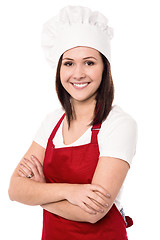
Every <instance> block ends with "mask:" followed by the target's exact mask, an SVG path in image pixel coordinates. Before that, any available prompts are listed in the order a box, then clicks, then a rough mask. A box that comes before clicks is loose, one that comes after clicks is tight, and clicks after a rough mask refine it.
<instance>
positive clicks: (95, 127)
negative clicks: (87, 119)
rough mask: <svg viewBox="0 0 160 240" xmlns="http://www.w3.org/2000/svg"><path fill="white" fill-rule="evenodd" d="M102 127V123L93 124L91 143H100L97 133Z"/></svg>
mask: <svg viewBox="0 0 160 240" xmlns="http://www.w3.org/2000/svg"><path fill="white" fill-rule="evenodd" d="M100 128H101V123H99V124H95V125H93V127H92V128H91V131H92V136H91V143H98V139H97V135H98V133H99V130H100Z"/></svg>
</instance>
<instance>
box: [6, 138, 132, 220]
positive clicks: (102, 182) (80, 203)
mask: <svg viewBox="0 0 160 240" xmlns="http://www.w3.org/2000/svg"><path fill="white" fill-rule="evenodd" d="M44 154H45V149H44V148H43V147H41V146H40V145H39V144H37V143H35V142H33V143H32V145H31V147H30V148H29V150H28V151H27V153H26V154H25V156H24V158H25V159H26V160H24V158H23V159H22V160H21V162H20V163H19V164H18V166H17V168H16V169H15V171H14V173H13V175H12V178H11V182H10V187H9V196H10V199H11V200H15V201H19V202H22V203H25V204H29V205H41V206H42V207H43V208H44V209H46V210H47V211H49V212H51V213H54V214H56V215H59V216H61V217H63V218H66V219H69V220H73V221H82V222H90V223H95V222H97V221H98V220H100V219H101V218H102V217H104V216H105V215H106V214H107V212H108V211H109V209H110V208H111V207H112V205H113V203H114V200H115V198H116V196H117V194H118V192H119V190H120V188H121V185H122V183H123V181H124V179H125V177H126V174H127V172H128V170H129V165H128V163H126V162H125V161H123V160H121V159H116V158H111V157H101V158H100V159H99V162H98V165H97V168H96V170H95V173H94V176H93V179H92V183H91V184H66V183H64V184H60V183H58V184H55V183H54V184H49V183H45V179H44V175H43V170H42V165H43V159H44ZM31 155H33V156H35V157H33V158H31ZM30 169H32V171H33V172H34V177H33V178H32V179H28V178H26V175H29V174H30ZM106 189H107V190H106ZM109 193H110V196H109V195H108V194H109ZM91 199H92V200H91Z"/></svg>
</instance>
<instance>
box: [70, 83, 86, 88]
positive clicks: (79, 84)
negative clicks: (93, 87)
mask: <svg viewBox="0 0 160 240" xmlns="http://www.w3.org/2000/svg"><path fill="white" fill-rule="evenodd" d="M73 85H74V86H76V87H79V88H82V87H86V86H87V85H88V83H83V84H82V83H73Z"/></svg>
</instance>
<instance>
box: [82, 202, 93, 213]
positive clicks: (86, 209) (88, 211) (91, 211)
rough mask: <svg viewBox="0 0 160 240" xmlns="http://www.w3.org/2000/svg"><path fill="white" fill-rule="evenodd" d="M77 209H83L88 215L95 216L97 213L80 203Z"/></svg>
mask: <svg viewBox="0 0 160 240" xmlns="http://www.w3.org/2000/svg"><path fill="white" fill-rule="evenodd" d="M79 207H80V208H81V209H83V210H84V211H85V212H87V213H89V214H96V213H97V212H96V211H94V210H93V209H90V208H89V207H87V205H86V204H85V203H84V202H82V203H81V204H80V205H79Z"/></svg>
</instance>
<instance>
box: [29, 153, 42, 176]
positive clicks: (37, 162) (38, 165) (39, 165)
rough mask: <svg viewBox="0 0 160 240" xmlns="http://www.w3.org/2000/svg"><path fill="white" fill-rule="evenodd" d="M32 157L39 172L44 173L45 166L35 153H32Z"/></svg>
mask: <svg viewBox="0 0 160 240" xmlns="http://www.w3.org/2000/svg"><path fill="white" fill-rule="evenodd" d="M31 159H32V161H33V162H34V163H35V164H36V166H37V169H38V172H39V174H40V175H43V166H42V164H41V162H40V161H39V160H38V158H37V157H35V156H34V155H31Z"/></svg>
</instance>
